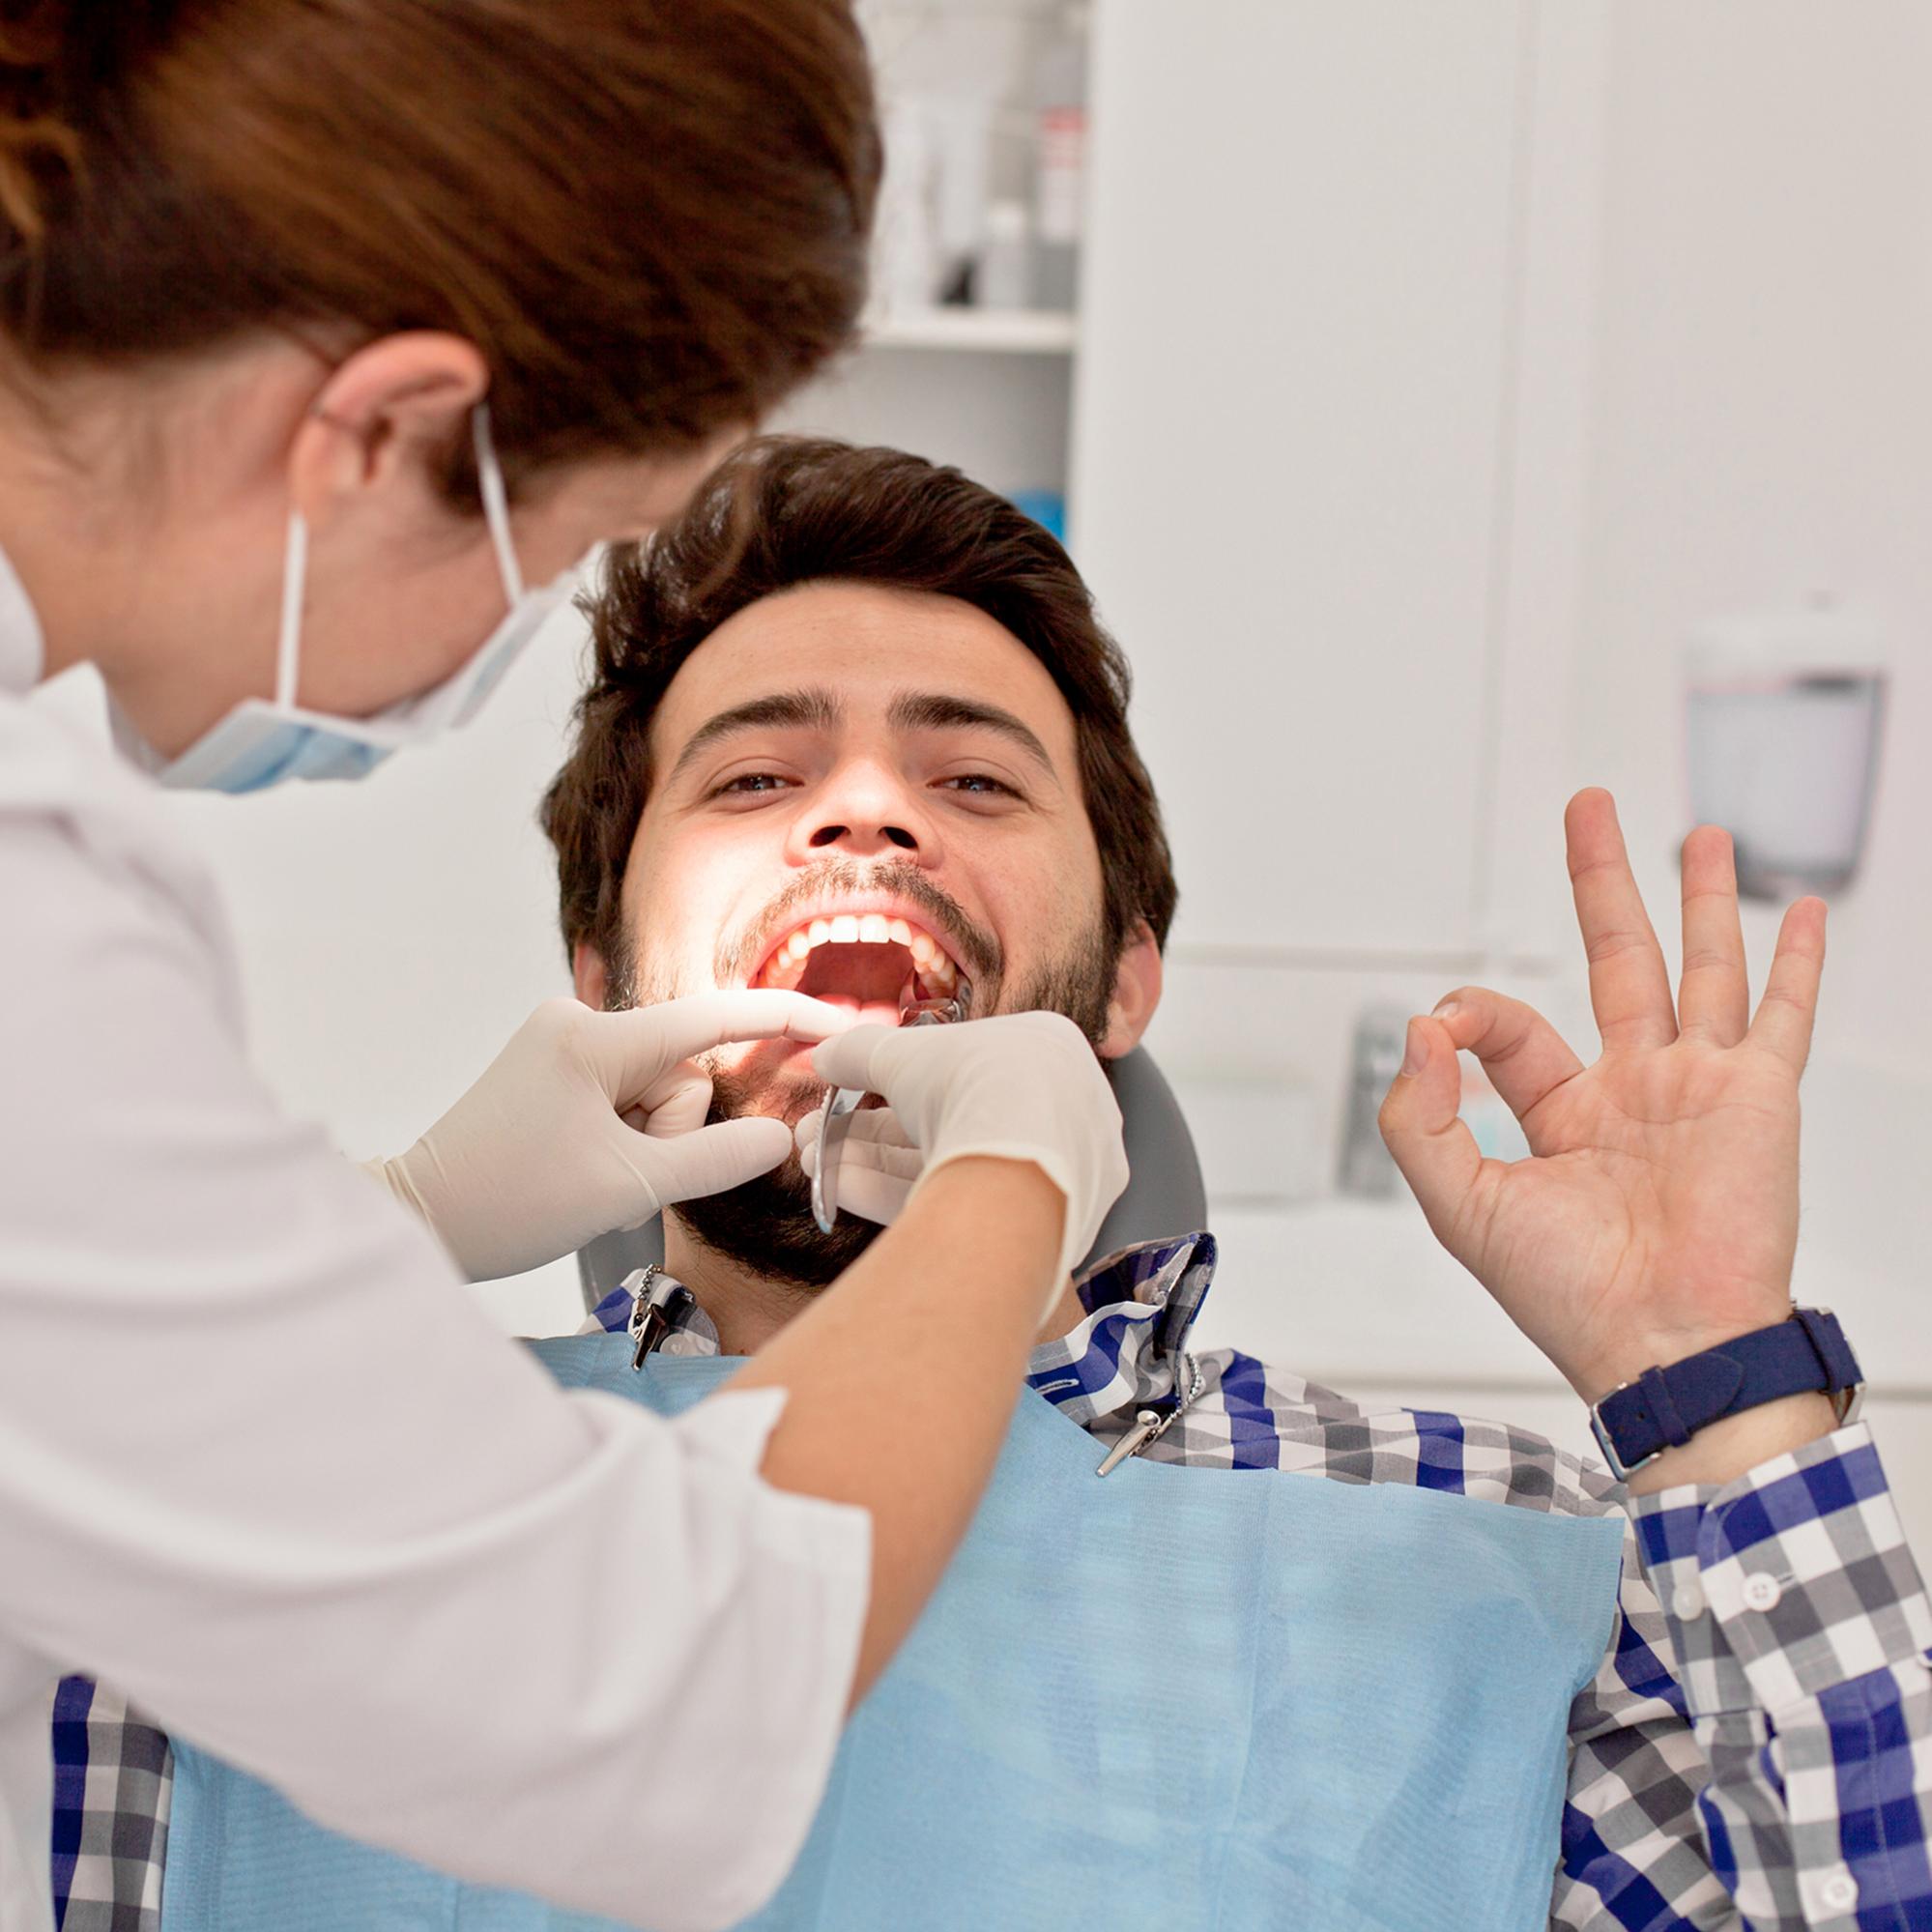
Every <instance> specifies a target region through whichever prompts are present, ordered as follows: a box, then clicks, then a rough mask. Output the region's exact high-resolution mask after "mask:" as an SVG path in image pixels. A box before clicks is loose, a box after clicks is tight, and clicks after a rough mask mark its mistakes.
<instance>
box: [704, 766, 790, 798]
mask: <svg viewBox="0 0 1932 1932" xmlns="http://www.w3.org/2000/svg"><path fill="white" fill-rule="evenodd" d="M791 783H792V781H791V779H789V778H781V777H780V776H779V775H778V773H777V772H775V771H745V772H740V773H739V774H738V776H737V777H735V778H730V779H727V780H726V781H725V783H724V784H722V785H720V786H719V787H718V789H717V790H716V791H715V792H713V793H711V796H712V797H713V798H723V797H726V796H728V795H730V794H732V793H735V794H736V795H737V796H738V797H740V798H745V797H751V796H755V795H756V794H757V793H760V792H776V791H778V790H779V788H780V787H781V786H786V785H790V784H791Z"/></svg>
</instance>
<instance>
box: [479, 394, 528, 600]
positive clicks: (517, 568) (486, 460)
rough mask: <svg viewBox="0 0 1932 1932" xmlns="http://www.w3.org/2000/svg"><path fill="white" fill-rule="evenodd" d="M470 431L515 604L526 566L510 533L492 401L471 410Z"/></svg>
mask: <svg viewBox="0 0 1932 1932" xmlns="http://www.w3.org/2000/svg"><path fill="white" fill-rule="evenodd" d="M470 434H471V439H472V441H473V442H474V443H475V445H476V486H477V488H478V489H480V490H481V491H482V493H483V521H484V522H485V523H486V524H488V525H489V527H490V541H491V543H492V544H493V545H495V547H496V553H497V570H498V572H499V573H500V574H501V576H502V577H503V580H504V595H505V597H507V598H508V599H509V601H510V602H511V603H512V604H514V603H515V602H516V601H517V599H518V598H519V597H521V596H522V595H523V566H522V565H521V564H520V563H518V562H517V558H516V543H515V541H514V540H513V539H512V537H511V536H510V506H509V497H508V494H507V493H506V492H505V489H504V473H503V470H502V468H501V466H500V465H499V464H498V462H497V451H496V446H495V445H494V444H493V443H492V442H491V441H490V406H489V404H488V403H486V402H479V403H478V404H477V405H476V408H475V409H473V410H472V411H471V412H470Z"/></svg>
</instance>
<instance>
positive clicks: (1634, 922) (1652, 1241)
mask: <svg viewBox="0 0 1932 1932" xmlns="http://www.w3.org/2000/svg"><path fill="white" fill-rule="evenodd" d="M1564 827H1565V831H1566V833H1567V837H1568V845H1569V859H1570V877H1571V881H1572V887H1573V889H1574V894H1575V901H1576V917H1577V923H1578V925H1579V927H1580V928H1581V931H1582V936H1583V946H1584V952H1585V954H1586V956H1587V958H1588V960H1589V966H1590V1000H1591V1005H1592V1008H1593V1009H1594V1011H1595V1013H1596V1017H1597V1025H1598V1030H1599V1031H1600V1034H1601V1036H1602V1045H1603V1050H1602V1053H1601V1055H1600V1057H1599V1059H1598V1060H1597V1063H1596V1064H1595V1065H1594V1066H1590V1067H1586V1066H1584V1065H1583V1063H1582V1062H1581V1061H1580V1060H1579V1059H1578V1058H1577V1057H1576V1055H1575V1054H1574V1053H1572V1051H1571V1049H1570V1048H1569V1047H1568V1046H1567V1045H1566V1044H1565V1043H1564V1041H1563V1039H1562V1038H1561V1036H1560V1035H1559V1034H1558V1033H1557V1031H1556V1029H1555V1028H1554V1027H1553V1026H1551V1025H1550V1024H1549V1023H1548V1022H1547V1021H1546V1020H1544V1019H1543V1016H1542V1015H1541V1014H1539V1013H1537V1012H1536V1011H1535V1010H1534V1009H1533V1008H1531V1007H1529V1006H1526V1005H1524V1004H1523V1003H1522V1002H1521V1001H1520V1000H1515V999H1509V998H1506V997H1504V996H1503V995H1501V994H1498V993H1493V992H1490V991H1489V990H1487V989H1486V988H1484V987H1462V988H1459V989H1458V990H1457V991H1456V992H1455V993H1453V994H1451V995H1448V997H1447V998H1446V999H1445V1000H1444V1001H1443V1002H1442V1003H1441V1004H1440V1005H1438V1007H1437V1008H1436V1010H1435V1012H1434V1013H1433V1014H1432V1015H1430V1016H1429V1017H1428V1018H1427V1019H1417V1020H1413V1021H1411V1022H1410V1023H1409V1038H1408V1057H1407V1060H1406V1062H1405V1064H1404V1067H1403V1070H1402V1072H1401V1073H1400V1074H1399V1075H1398V1076H1397V1078H1396V1080H1395V1081H1394V1083H1393V1084H1392V1085H1391V1087H1390V1090H1389V1094H1388V1097H1387V1098H1386V1099H1385V1100H1384V1102H1383V1104H1382V1111H1381V1127H1382V1137H1383V1139H1385V1140H1386V1141H1387V1142H1388V1146H1389V1151H1390V1152H1391V1153H1392V1154H1393V1155H1394V1156H1395V1158H1396V1163H1397V1165H1398V1166H1399V1168H1401V1170H1402V1173H1403V1175H1404V1177H1405V1178H1406V1179H1407V1181H1408V1184H1409V1186H1410V1188H1411V1189H1412V1190H1413V1192H1414V1194H1415V1197H1416V1199H1417V1200H1418V1201H1419V1202H1420V1203H1421V1205H1422V1210H1423V1213H1424V1214H1425V1215H1426V1216H1427V1220H1428V1224H1429V1226H1430V1227H1431V1228H1432V1229H1433V1230H1434V1231H1435V1234H1436V1237H1437V1238H1438V1239H1439V1240H1440V1241H1441V1242H1442V1244H1443V1246H1444V1247H1445V1248H1447V1249H1448V1250H1449V1252H1450V1253H1451V1254H1454V1255H1455V1256H1456V1259H1457V1260H1458V1261H1460V1262H1461V1263H1462V1264H1463V1266H1464V1267H1466V1268H1467V1269H1468V1270H1469V1271H1470V1273H1471V1274H1473V1275H1475V1276H1476V1277H1477V1279H1478V1280H1479V1281H1481V1282H1482V1283H1483V1284H1484V1285H1485V1287H1486V1288H1487V1289H1488V1290H1489V1292H1490V1293H1491V1294H1492V1295H1494V1296H1495V1298H1496V1299H1497V1301H1498V1302H1500V1303H1501V1304H1502V1306H1503V1308H1504V1310H1505V1311H1506V1312H1508V1314H1509V1315H1510V1316H1511V1318H1512V1319H1513V1320H1514V1322H1515V1323H1516V1325H1517V1326H1518V1327H1519V1328H1521V1329H1522V1330H1523V1332H1524V1333H1525V1334H1526V1335H1527V1336H1529V1338H1530V1339H1531V1341H1534V1342H1535V1343H1536V1344H1537V1345H1538V1347H1540V1348H1541V1349H1542V1350H1543V1353H1544V1354H1545V1355H1547V1356H1548V1357H1549V1359H1550V1360H1551V1361H1552V1362H1554V1363H1555V1364H1556V1366H1557V1368H1559V1369H1560V1370H1562V1371H1563V1373H1564V1374H1565V1375H1566V1376H1567V1377H1568V1378H1569V1380H1570V1383H1571V1385H1572V1387H1573V1388H1574V1389H1575V1390H1576V1392H1577V1393H1578V1394H1579V1395H1580V1396H1582V1397H1583V1399H1585V1400H1586V1401H1595V1400H1597V1399H1599V1398H1600V1397H1601V1396H1603V1395H1605V1394H1606V1393H1607V1392H1608V1391H1609V1390H1611V1389H1613V1388H1615V1387H1616V1386H1617V1384H1618V1383H1620V1382H1624V1381H1629V1380H1633V1379H1634V1378H1635V1377H1636V1376H1637V1375H1639V1374H1640V1373H1641V1372H1642V1371H1643V1370H1645V1369H1647V1368H1649V1367H1651V1366H1652V1365H1653V1364H1664V1365H1667V1364H1669V1363H1671V1362H1674V1361H1679V1360H1682V1359H1683V1358H1684V1357H1685V1356H1687V1355H1693V1354H1696V1353H1697V1352H1698V1351H1699V1350H1700V1349H1704V1348H1710V1347H1714V1346H1716V1344H1717V1343H1718V1342H1720V1341H1729V1340H1731V1339H1733V1338H1734V1337H1736V1336H1739V1335H1743V1334H1746V1333H1748V1332H1749V1331H1750V1330H1752V1329H1756V1328H1764V1327H1767V1326H1769V1325H1770V1324H1772V1323H1773V1322H1777V1321H1781V1320H1783V1319H1784V1317H1785V1316H1786V1315H1787V1314H1788V1313H1789V1312H1790V1306H1791V1292H1790V1283H1791V1266H1792V1257H1793V1254H1794V1252H1795V1249H1796V1246H1797V1239H1798V1082H1799V1076H1800V1075H1801V1074H1802V1072H1803V1069H1804V1061H1805V1056H1806V1054H1807V1053H1809V1051H1810V1043H1811V1027H1812V1019H1813V1015H1814V1013H1815V1011H1816V1007H1817V1000H1818V982H1819V976H1820V973H1821V971H1822V969H1823V966H1824V960H1825V906H1824V902H1823V901H1822V900H1818V899H1801V900H1799V901H1798V902H1797V904H1796V905H1794V906H1792V907H1791V908H1789V909H1788V910H1787V911H1786V913H1785V915H1784V922H1783V925H1782V927H1781V928H1780V930H1779V933H1778V938H1777V947H1776V951H1775V953H1774V955H1773V960H1772V966H1771V974H1770V978H1769V980H1768V981H1767V983H1766V986H1765V992H1764V996H1763V998H1762V999H1761V1000H1760V1001H1759V1003H1758V1009H1757V1014H1756V1017H1755V1018H1753V1017H1752V1016H1751V1013H1750V1005H1749V990H1748V984H1747V981H1746V978H1745V948H1744V935H1743V931H1742V928H1741V926H1740V923H1739V919H1738V888H1737V875H1736V870H1735V867H1734V864H1733V858H1732V849H1731V840H1730V836H1729V834H1728V833H1726V832H1724V831H1722V830H1721V829H1719V828H1718V827H1716V826H1714V825H1704V826H1700V827H1698V829H1697V830H1695V831H1693V832H1692V833H1691V834H1690V836H1689V837H1688V838H1687V839H1686V841H1685V842H1684V910H1683V918H1684V972H1683V977H1682V980H1681V982H1680V985H1679V988H1678V995H1677V1000H1676V1003H1675V1005H1673V1003H1672V999H1671V991H1670V979H1669V974H1668V972H1667V970H1666V968H1665V966H1664V960H1663V953H1662V950H1661V948H1660V947H1659V946H1658V941H1657V935H1656V933H1655V932H1654V931H1653V930H1652V928H1651V923H1650V920H1649V917H1648V916H1647V914H1646V913H1645V910H1644V905H1643V900H1642V898H1641V896H1640V895H1639V893H1638V891H1637V884H1636V880H1635V879H1634V878H1633V877H1632V875H1631V872H1630V866H1629V856H1628V854H1627V853H1626V851H1625V849H1624V839H1623V833H1622V831H1621V830H1620V828H1619V826H1618V823H1617V815H1616V807H1615V804H1614V803H1613V801H1612V800H1611V797H1610V794H1609V793H1607V792H1602V791H1598V790H1592V791H1586V792H1579V793H1577V794H1576V796H1575V797H1574V798H1572V800H1571V801H1570V806H1569V809H1568V811H1567V812H1566V813H1565V815H1564ZM1457 1049H1463V1050H1466V1051H1468V1052H1470V1053H1474V1054H1475V1055H1476V1056H1477V1058H1478V1059H1479V1060H1481V1061H1482V1063H1483V1066H1484V1069H1485V1072H1486V1073H1487V1074H1488V1076H1489V1078H1490V1080H1491V1081H1493V1082H1494V1084H1495V1087H1496V1090H1497V1092H1499V1093H1500V1094H1501V1095H1502V1097H1503V1099H1504V1100H1505V1101H1506V1102H1507V1103H1508V1105H1509V1107H1510V1109H1511V1110H1512V1111H1513V1112H1514V1114H1515V1116H1516V1118H1517V1120H1518V1121H1520V1122H1521V1123H1522V1128H1523V1133H1524V1135H1525V1137H1526V1138H1527V1139H1528V1141H1529V1145H1530V1153H1531V1158H1530V1159H1528V1160H1522V1161H1516V1162H1503V1161H1497V1160H1485V1158H1484V1157H1483V1156H1482V1154H1481V1153H1480V1152H1479V1151H1478V1149H1477V1145H1476V1141H1475V1138H1474V1137H1473V1136H1472V1135H1471V1133H1470V1132H1469V1129H1468V1128H1467V1126H1465V1125H1464V1124H1463V1122H1462V1121H1460V1120H1459V1119H1458V1118H1457V1117H1456V1105H1457V1102H1458V1100H1459V1099H1460V1095H1461V1084H1462V1083H1461V1076H1460V1074H1459V1071H1458V1069H1457V1066H1456V1050H1457Z"/></svg>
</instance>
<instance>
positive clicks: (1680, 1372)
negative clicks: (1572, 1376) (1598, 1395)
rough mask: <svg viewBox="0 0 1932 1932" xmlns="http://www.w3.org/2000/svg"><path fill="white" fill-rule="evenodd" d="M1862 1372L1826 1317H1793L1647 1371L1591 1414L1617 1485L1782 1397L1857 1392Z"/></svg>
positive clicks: (1811, 1312)
mask: <svg viewBox="0 0 1932 1932" xmlns="http://www.w3.org/2000/svg"><path fill="white" fill-rule="evenodd" d="M1863 1379H1864V1378H1863V1374H1862V1371H1861V1370H1860V1368H1859V1363H1858V1358H1857V1356H1855V1355H1854V1354H1853V1353H1852V1345H1851V1343H1850V1342H1848V1341H1846V1340H1845V1332H1844V1330H1843V1329H1842V1328H1841V1327H1840V1326H1839V1325H1838V1317H1837V1316H1836V1315H1834V1314H1833V1313H1832V1312H1831V1310H1830V1309H1816V1308H1802V1309H1794V1310H1793V1311H1792V1312H1791V1315H1790V1317H1789V1319H1787V1320H1784V1321H1780V1322H1776V1323H1774V1324H1773V1326H1772V1327H1770V1328H1759V1329H1754V1330H1752V1332H1751V1333H1750V1334H1748V1335H1740V1336H1737V1337H1735V1338H1733V1339H1732V1340H1731V1341H1724V1342H1720V1343H1718V1345H1717V1346H1716V1347H1715V1348H1707V1349H1705V1350H1703V1351H1702V1352H1701V1353H1700V1354H1696V1355H1689V1356H1687V1357H1686V1358H1685V1359H1684V1360H1683V1361H1682V1362H1673V1363H1672V1364H1671V1365H1670V1366H1669V1367H1668V1368H1650V1369H1646V1370H1644V1372H1643V1373H1642V1374H1641V1375H1639V1376H1638V1377H1637V1379H1636V1380H1635V1381H1634V1382H1626V1383H1624V1384H1623V1385H1622V1386H1621V1387H1619V1388H1616V1389H1613V1390H1612V1391H1611V1392H1610V1393H1609V1394H1608V1395H1607V1396H1605V1397H1604V1398H1603V1399H1602V1400H1601V1401H1600V1402H1599V1403H1598V1404H1597V1405H1596V1407H1595V1408H1593V1409H1592V1410H1591V1412H1590V1413H1591V1423H1592V1426H1593V1427H1594V1428H1595V1429H1596V1432H1597V1440H1598V1442H1599V1443H1600V1445H1601V1447H1602V1449H1603V1453H1604V1455H1605V1456H1608V1457H1609V1461H1610V1467H1611V1470H1612V1471H1613V1473H1614V1474H1616V1475H1617V1476H1618V1477H1619V1478H1622V1477H1625V1476H1628V1475H1629V1474H1630V1473H1631V1472H1632V1471H1633V1470H1635V1469H1637V1468H1639V1467H1641V1466H1642V1465H1643V1464H1644V1463H1646V1462H1648V1461H1650V1460H1651V1459H1652V1457H1654V1456H1661V1455H1662V1454H1663V1452H1664V1451H1665V1450H1666V1449H1682V1448H1683V1447H1684V1445H1685V1444H1686V1443H1687V1442H1688V1441H1689V1440H1690V1438H1691V1437H1692V1436H1693V1435H1695V1434H1696V1433H1697V1431H1698V1430H1699V1429H1701V1428H1707V1427H1710V1425H1711V1424H1712V1423H1714V1422H1716V1421H1718V1420H1719V1419H1720V1418H1721V1417H1724V1416H1732V1415H1739V1414H1742V1413H1743V1412H1744V1411H1745V1409H1754V1408H1757V1407H1759V1406H1761V1405H1762V1404H1763V1403H1765V1402H1774V1401H1777V1400H1778V1399H1781V1398H1782V1397H1785V1396H1800V1395H1805V1394H1808V1393H1810V1392H1812V1391H1814V1390H1823V1391H1824V1392H1825V1393H1826V1394H1828V1395H1836V1394H1839V1393H1841V1392H1842V1391H1845V1390H1848V1389H1849V1390H1856V1389H1858V1388H1859V1387H1860V1386H1861V1385H1862V1382H1863Z"/></svg>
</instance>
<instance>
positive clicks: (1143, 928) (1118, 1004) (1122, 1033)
mask: <svg viewBox="0 0 1932 1932" xmlns="http://www.w3.org/2000/svg"><path fill="white" fill-rule="evenodd" d="M1160 1003H1161V948H1160V944H1159V942H1158V941H1157V940H1156V939H1155V937H1154V934H1153V930H1152V928H1151V927H1149V926H1148V924H1147V922H1146V920H1144V919H1137V920H1135V922H1134V931H1133V933H1132V934H1131V935H1130V936H1129V937H1128V940H1127V944H1126V946H1125V947H1124V948H1123V949H1122V951H1121V955H1120V966H1119V968H1118V970H1117V971H1116V972H1115V973H1114V975H1113V997H1112V998H1111V999H1110V1000H1109V1001H1108V1003H1107V1034H1106V1037H1105V1038H1104V1039H1103V1040H1102V1041H1101V1043H1100V1047H1099V1049H1098V1051H1099V1053H1100V1057H1101V1058H1102V1059H1103V1060H1117V1059H1120V1058H1121V1057H1122V1056H1123V1055H1125V1054H1128V1053H1132V1052H1133V1051H1134V1049H1135V1048H1136V1047H1138V1046H1139V1044H1140V1036H1141V1034H1143V1033H1144V1032H1145V1031H1146V1030H1147V1023H1148V1022H1149V1021H1150V1020H1152V1019H1153V1017H1154V1009H1155V1007H1157V1006H1158V1005H1160Z"/></svg>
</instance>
